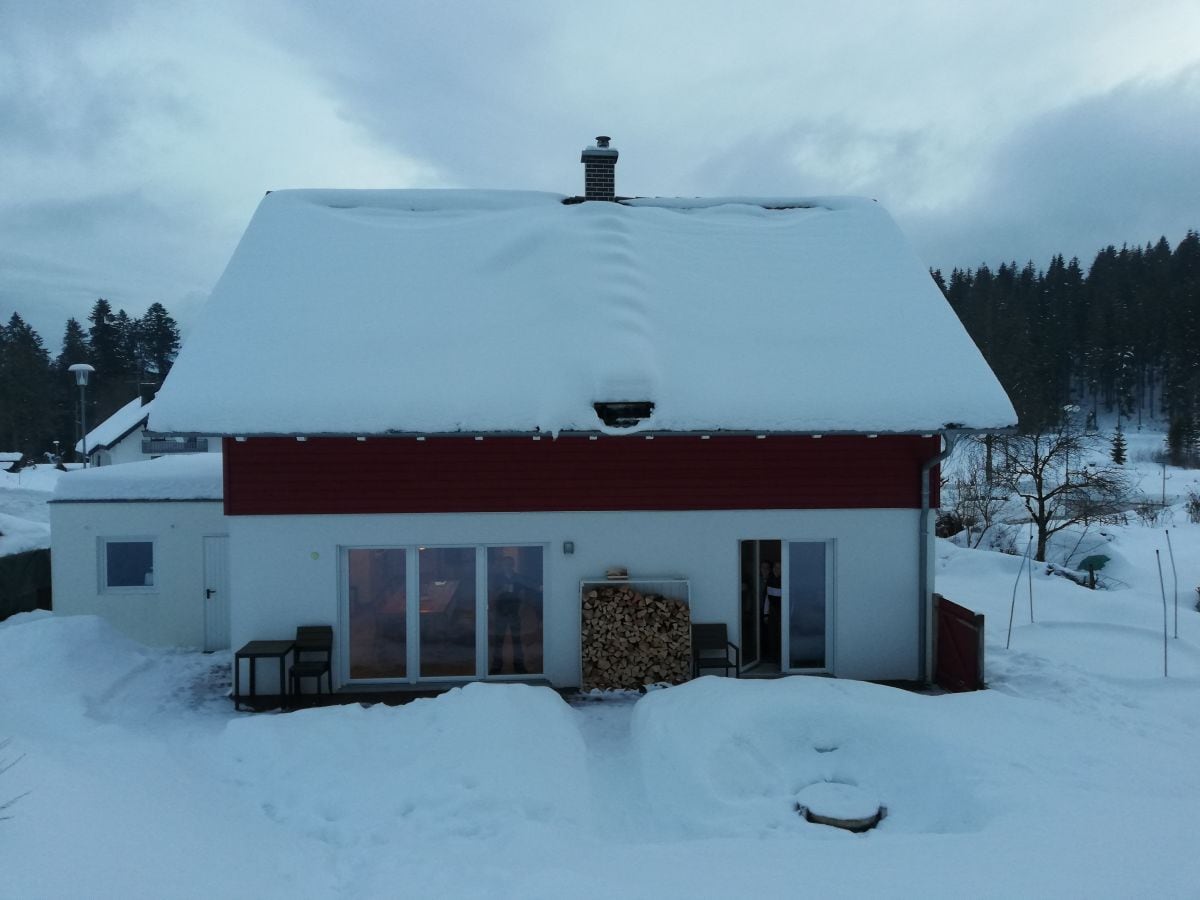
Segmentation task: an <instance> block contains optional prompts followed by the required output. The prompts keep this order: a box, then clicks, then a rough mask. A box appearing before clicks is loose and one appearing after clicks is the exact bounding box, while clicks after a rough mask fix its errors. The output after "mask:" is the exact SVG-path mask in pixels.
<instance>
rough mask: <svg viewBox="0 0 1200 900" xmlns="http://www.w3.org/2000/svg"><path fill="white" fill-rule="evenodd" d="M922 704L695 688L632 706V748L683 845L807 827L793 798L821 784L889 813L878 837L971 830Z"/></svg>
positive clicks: (863, 695) (864, 689) (731, 684)
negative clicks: (687, 839)
mask: <svg viewBox="0 0 1200 900" xmlns="http://www.w3.org/2000/svg"><path fill="white" fill-rule="evenodd" d="M931 699H932V698H928V697H920V696H917V695H915V694H909V693H906V692H904V691H900V690H896V689H893V688H886V687H881V686H878V685H872V684H866V683H863V682H852V681H838V680H835V679H829V678H802V677H796V678H786V679H779V680H773V681H749V680H738V679H731V678H716V677H707V678H701V679H699V680H697V681H693V682H689V683H688V684H685V685H681V686H679V687H675V688H671V689H670V690H663V691H656V692H654V693H652V694H648V695H647V696H646V697H645V698H643V699H642V700H641V701H640V702H639V703H638V705H637V707H636V709H635V710H634V716H633V724H632V734H633V742H634V750H635V754H636V756H637V758H638V760H639V764H640V767H641V771H642V780H643V782H644V784H645V786H646V791H647V795H648V799H649V801H650V803H651V804H652V806H653V807H654V808H655V810H656V812H657V814H658V815H659V816H660V817H661V818H663V819H664V820H673V821H675V822H676V823H677V824H678V826H679V827H680V828H681V829H682V830H683V831H684V832H686V833H688V834H691V835H696V836H700V835H710V836H718V835H722V836H728V835H739V834H740V835H760V834H765V833H769V832H770V831H773V830H782V829H786V830H792V831H801V830H805V829H809V830H811V829H817V828H818V827H819V826H815V825H811V824H809V823H807V822H805V821H804V820H803V819H801V818H800V817H799V816H797V815H796V799H797V795H798V794H799V793H800V792H802V791H804V790H805V789H807V788H810V786H811V785H816V784H821V783H835V784H839V785H844V786H848V787H854V788H858V789H859V790H860V791H861V792H862V793H863V794H865V795H869V796H872V797H874V798H876V809H877V808H878V805H879V804H880V803H882V804H883V805H885V806H887V807H888V811H889V816H888V819H887V820H886V821H885V822H884V823H883V824H882V825H881V826H880V829H881V830H885V829H886V830H895V831H907V832H939V833H946V832H956V831H974V830H976V829H977V828H978V827H979V824H980V823H979V821H978V810H977V808H976V807H977V804H975V802H974V801H973V799H972V797H971V796H970V792H969V791H968V790H967V789H965V787H963V786H962V785H959V784H957V779H956V777H955V775H954V772H955V767H954V765H953V757H954V753H955V751H954V749H953V747H952V746H947V745H946V744H944V743H942V742H940V741H939V740H938V739H937V737H935V735H937V733H938V731H939V728H938V727H937V723H938V722H939V720H941V719H944V716H942V717H936V718H935V717H934V715H933V712H934V711H933V710H932V709H930V708H929V702H930V700H931ZM874 812H875V809H872V810H871V813H874ZM825 832H829V829H824V828H821V829H820V831H819V832H811V831H810V832H809V833H814V835H816V834H823V833H825Z"/></svg>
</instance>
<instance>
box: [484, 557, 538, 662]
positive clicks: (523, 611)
mask: <svg viewBox="0 0 1200 900" xmlns="http://www.w3.org/2000/svg"><path fill="white" fill-rule="evenodd" d="M487 571H488V658H489V664H488V674H490V675H526V674H531V673H533V674H537V673H541V672H542V670H543V668H544V664H543V662H542V548H541V547H488V548H487Z"/></svg>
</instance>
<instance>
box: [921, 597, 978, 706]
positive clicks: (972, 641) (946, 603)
mask: <svg viewBox="0 0 1200 900" xmlns="http://www.w3.org/2000/svg"><path fill="white" fill-rule="evenodd" d="M933 605H934V610H935V615H936V621H937V635H936V637H935V640H936V644H935V647H936V649H937V671H936V673H935V675H934V680H935V681H936V682H937V683H938V686H939V687H941V688H943V689H945V690H947V691H954V692H958V691H977V690H980V689H981V688H983V687H984V683H983V614H982V613H977V612H972V611H971V610H969V609H967V608H966V607H963V606H959V605H958V604H957V603H954V602H952V601H950V600H947V599H946V598H945V597H943V596H942V595H941V594H934V595H933Z"/></svg>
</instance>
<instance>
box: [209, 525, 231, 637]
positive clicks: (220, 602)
mask: <svg viewBox="0 0 1200 900" xmlns="http://www.w3.org/2000/svg"><path fill="white" fill-rule="evenodd" d="M228 647H229V538H228V536H226V535H219V536H216V537H206V538H204V649H205V650H226V649H228Z"/></svg>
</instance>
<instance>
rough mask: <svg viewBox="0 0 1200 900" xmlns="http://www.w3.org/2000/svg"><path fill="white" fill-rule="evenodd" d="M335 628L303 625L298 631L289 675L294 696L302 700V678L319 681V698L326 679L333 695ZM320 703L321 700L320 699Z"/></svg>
mask: <svg viewBox="0 0 1200 900" xmlns="http://www.w3.org/2000/svg"><path fill="white" fill-rule="evenodd" d="M332 669H333V628H332V627H331V626H329V625H301V626H299V627H298V628H297V629H296V647H295V655H294V656H293V657H292V668H291V669H290V670H289V675H290V677H291V681H292V696H293V698H295V699H296V700H297V701H298V700H299V698H300V687H301V684H300V681H301V679H302V678H315V679H316V680H317V697H318V698H320V696H321V678H322V677H324V678H325V681H326V684H327V685H328V687H329V693H330V694H332V693H333V675H332ZM318 702H320V700H319V699H318Z"/></svg>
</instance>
